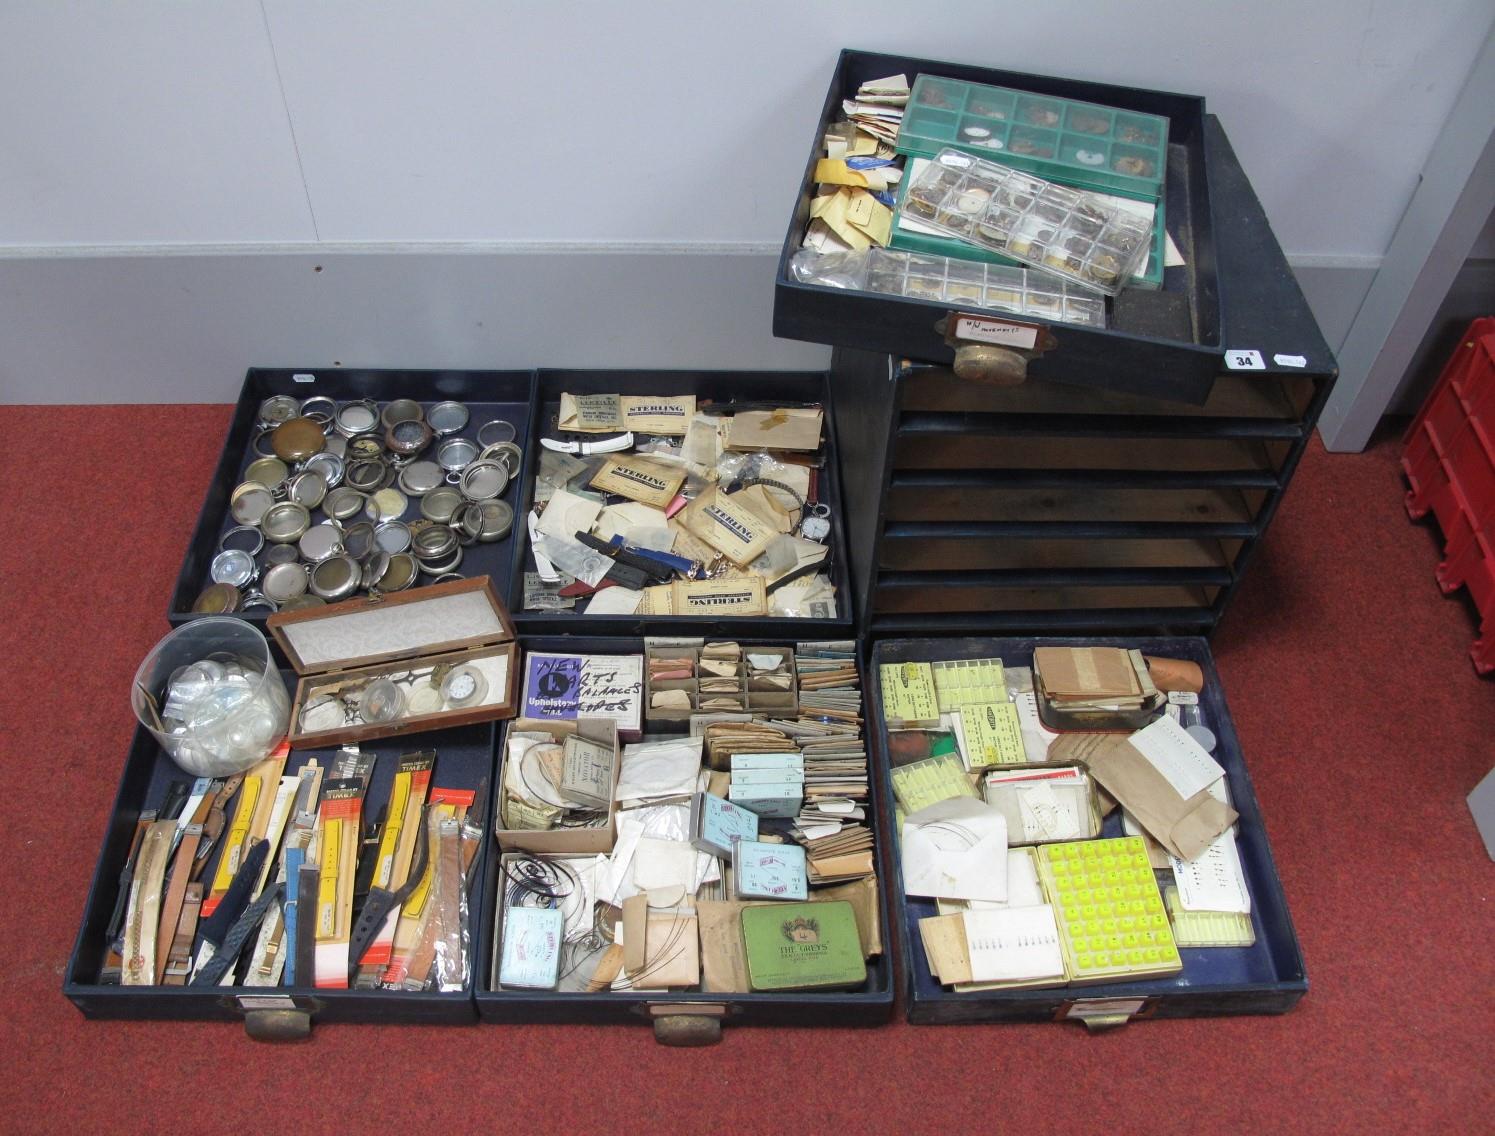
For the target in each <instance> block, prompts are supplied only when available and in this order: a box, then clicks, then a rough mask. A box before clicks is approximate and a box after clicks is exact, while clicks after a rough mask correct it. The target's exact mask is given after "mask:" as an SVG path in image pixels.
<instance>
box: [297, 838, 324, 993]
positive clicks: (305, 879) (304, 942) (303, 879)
mask: <svg viewBox="0 0 1495 1136" xmlns="http://www.w3.org/2000/svg"><path fill="white" fill-rule="evenodd" d="M297 875H298V876H299V877H300V879H299V882H298V883H297V885H296V886H297V895H298V897H299V902H298V903H297V905H296V941H295V942H294V943H292V944H291V950H292V951H294V952H295V955H294V956H293V957H294V958H295V960H296V974H295V977H296V981H295V983H294V985H297V986H315V985H316V963H317V885H318V883H319V882H320V879H321V873H320V871H319V870H318V869H317V866H316V865H315V864H312V865H310V866H309V867H308V866H305V865H303V866H302V868H301V869H300V871H299V872H298V873H297Z"/></svg>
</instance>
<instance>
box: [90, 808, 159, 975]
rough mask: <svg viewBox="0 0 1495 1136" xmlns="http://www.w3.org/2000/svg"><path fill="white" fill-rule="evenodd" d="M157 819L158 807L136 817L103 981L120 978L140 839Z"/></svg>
mask: <svg viewBox="0 0 1495 1136" xmlns="http://www.w3.org/2000/svg"><path fill="white" fill-rule="evenodd" d="M155 819H156V813H155V810H149V811H147V812H143V813H141V814H140V816H139V817H137V818H136V820H135V832H134V834H133V835H132V836H131V837H130V854H129V855H128V856H126V857H125V863H124V867H122V868H120V870H119V891H118V892H117V893H116V894H115V896H114V910H113V911H112V912H110V914H109V927H108V930H106V931H105V932H104V940H105V942H106V943H107V944H108V952H107V954H106V955H105V958H104V969H103V973H102V974H100V975H99V981H100V982H118V981H119V978H120V950H121V948H122V947H123V945H124V933H125V912H126V910H127V909H128V908H129V904H130V886H131V884H132V883H133V882H134V880H135V861H136V860H137V859H138V858H139V857H140V842H141V841H142V840H144V839H145V830H146V829H147V828H149V827H150V826H151V823H152V822H153V821H154V820H155Z"/></svg>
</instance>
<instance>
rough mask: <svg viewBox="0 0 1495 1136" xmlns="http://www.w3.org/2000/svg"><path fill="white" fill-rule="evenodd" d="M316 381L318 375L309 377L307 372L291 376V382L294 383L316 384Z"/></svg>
mask: <svg viewBox="0 0 1495 1136" xmlns="http://www.w3.org/2000/svg"><path fill="white" fill-rule="evenodd" d="M316 381H317V376H316V375H308V374H307V373H306V372H305V371H302V372H300V373H299V374H295V375H292V376H291V382H293V383H314V382H316Z"/></svg>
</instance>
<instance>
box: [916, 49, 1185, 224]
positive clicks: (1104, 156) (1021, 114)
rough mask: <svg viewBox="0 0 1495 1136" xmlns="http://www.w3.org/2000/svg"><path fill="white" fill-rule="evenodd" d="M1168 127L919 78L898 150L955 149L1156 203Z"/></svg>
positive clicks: (1128, 114)
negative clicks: (952, 147)
mask: <svg viewBox="0 0 1495 1136" xmlns="http://www.w3.org/2000/svg"><path fill="white" fill-rule="evenodd" d="M1168 127H1169V122H1168V119H1166V118H1163V117H1161V116H1159V115H1155V114H1142V113H1140V112H1138V111H1128V110H1120V109H1117V108H1115V107H1107V106H1101V105H1099V104H1098V103H1086V102H1079V101H1077V100H1075V99H1063V98H1054V97H1051V96H1048V95H1037V94H1032V93H1029V92H1025V91H1019V90H1015V89H1013V88H1011V87H993V86H987V85H985V84H982V83H965V82H961V81H959V80H956V79H946V78H941V77H938V76H934V75H920V76H919V77H918V78H917V79H916V80H915V81H914V88H913V92H912V94H911V97H910V99H909V105H908V109H907V111H906V112H905V114H904V116H903V123H902V125H901V127H900V128H899V131H898V146H897V148H898V152H899V153H900V154H913V155H917V156H919V157H924V158H932V157H934V155H935V154H936V153H938V152H939V151H940V150H941V149H943V148H945V147H946V146H954V147H955V148H957V149H960V150H964V151H965V152H966V153H968V154H975V155H977V156H980V157H988V158H997V159H1000V160H1001V161H1003V162H1007V163H1010V164H1011V165H1014V166H1017V167H1018V168H1020V169H1025V170H1030V171H1031V172H1033V173H1036V174H1038V175H1039V176H1041V177H1046V178H1051V179H1052V180H1054V181H1058V182H1062V183H1064V184H1065V185H1072V186H1076V187H1078V188H1081V189H1094V190H1101V191H1106V192H1114V193H1122V194H1125V195H1126V196H1127V197H1134V198H1137V199H1138V200H1140V201H1158V200H1161V199H1162V197H1163V182H1164V179H1165V177H1166V175H1167V168H1168Z"/></svg>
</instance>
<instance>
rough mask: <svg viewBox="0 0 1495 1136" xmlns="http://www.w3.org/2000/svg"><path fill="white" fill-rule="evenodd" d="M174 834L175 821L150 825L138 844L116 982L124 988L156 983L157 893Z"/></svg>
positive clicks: (163, 877) (158, 899)
mask: <svg viewBox="0 0 1495 1136" xmlns="http://www.w3.org/2000/svg"><path fill="white" fill-rule="evenodd" d="M175 834H176V821H175V820H156V821H152V822H151V824H150V827H149V828H147V829H146V830H145V838H144V839H143V840H142V841H141V842H140V862H139V863H138V864H137V865H136V867H135V879H134V882H133V883H132V884H131V886H130V902H129V908H128V910H127V911H126V913H125V948H124V952H123V956H122V957H123V964H122V968H121V971H120V982H121V983H123V984H124V985H125V986H153V985H155V982H156V930H157V927H158V926H159V925H160V919H161V889H162V884H163V882H164V880H165V878H166V860H167V857H168V856H169V855H170V853H171V840H172V837H173V836H174V835H175Z"/></svg>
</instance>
